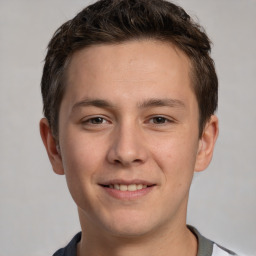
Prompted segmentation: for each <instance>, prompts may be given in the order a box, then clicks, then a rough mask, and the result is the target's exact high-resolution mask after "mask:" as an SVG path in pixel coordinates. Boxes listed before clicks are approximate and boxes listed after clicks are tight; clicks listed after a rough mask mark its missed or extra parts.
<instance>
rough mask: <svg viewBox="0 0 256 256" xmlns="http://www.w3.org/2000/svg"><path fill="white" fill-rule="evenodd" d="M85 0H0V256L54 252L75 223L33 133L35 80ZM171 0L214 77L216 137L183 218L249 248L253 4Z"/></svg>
mask: <svg viewBox="0 0 256 256" xmlns="http://www.w3.org/2000/svg"><path fill="white" fill-rule="evenodd" d="M88 2H89V1H82V0H72V1H71V0H41V1H39V0H37V1H32V0H1V1H0V120H1V127H0V256H14V255H15V256H40V255H42V256H43V255H52V253H53V252H54V251H55V250H56V249H58V248H59V247H61V246H63V245H64V244H65V243H66V242H67V241H68V240H69V239H70V238H71V237H72V236H73V235H74V234H75V233H76V232H77V231H79V230H80V228H79V223H78V217H77V213H76V207H75V204H74V203H73V201H72V199H71V197H70V195H69V193H68V191H67V188H66V184H65V177H64V176H58V175H55V174H54V173H53V172H52V171H51V167H50V164H49V163H48V159H47V156H46V153H45V150H44V148H43V144H42V143H41V139H40V137H39V129H38V122H39V119H40V118H41V116H42V111H41V109H42V103H41V97H40V89H39V85H40V77H41V71H42V66H43V59H44V56H45V53H46V50H45V49H46V45H47V43H48V41H49V39H50V37H51V36H52V34H53V32H54V31H55V30H56V29H57V27H58V26H60V25H61V24H62V23H63V22H64V21H66V20H67V19H69V18H71V17H73V16H74V15H75V14H76V13H77V12H78V11H79V10H80V9H81V8H82V7H84V6H85V5H86V4H87V3H88ZM90 2H91V1H90ZM175 2H176V3H180V4H181V5H182V6H183V7H184V8H185V9H186V10H187V12H188V13H189V14H190V15H191V16H192V17H196V16H197V17H198V19H199V21H200V23H201V24H202V25H204V27H205V28H206V30H207V32H208V34H209V35H210V38H211V39H212V41H213V42H214V47H213V57H214V59H215V62H216V66H217V71H218V75H219V81H220V101H219V110H218V115H219V118H220V136H219V140H218V143H217V146H216V150H215V155H214V159H213V162H212V164H211V166H210V167H209V168H208V170H206V171H205V172H202V173H200V174H199V175H196V176H195V178H194V181H193V185H192V189H191V197H190V203H189V214H188V222H189V223H190V224H193V225H195V226H197V227H198V229H199V230H200V231H201V232H202V233H203V234H204V235H205V236H208V237H209V238H211V239H213V240H215V241H217V242H219V243H221V244H223V245H225V246H227V247H230V248H232V249H234V250H236V251H238V252H242V253H244V254H247V255H256V220H255V219H256V200H255V198H256V167H255V165H256V161H255V158H256V150H255V145H256V130H255V127H256V100H255V97H256V78H255V74H256V1H255V0H214V1H210V0H179V1H178V0H176V1H175ZM196 19H197V18H196Z"/></svg>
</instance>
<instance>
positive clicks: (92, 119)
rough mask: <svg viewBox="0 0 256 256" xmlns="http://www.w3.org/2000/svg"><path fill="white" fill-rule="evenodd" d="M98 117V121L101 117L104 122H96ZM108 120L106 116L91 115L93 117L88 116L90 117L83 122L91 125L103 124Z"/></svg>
mask: <svg viewBox="0 0 256 256" xmlns="http://www.w3.org/2000/svg"><path fill="white" fill-rule="evenodd" d="M97 119H98V121H99V119H100V120H101V121H103V122H100V123H97V122H96V123H94V121H95V120H97ZM106 122H108V121H107V120H106V118H104V117H101V116H95V117H91V118H88V119H86V120H84V121H82V123H83V124H90V125H101V124H104V123H106Z"/></svg>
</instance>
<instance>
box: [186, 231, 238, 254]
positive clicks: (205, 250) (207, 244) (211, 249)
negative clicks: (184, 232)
mask: <svg viewBox="0 0 256 256" xmlns="http://www.w3.org/2000/svg"><path fill="white" fill-rule="evenodd" d="M188 228H189V229H190V231H191V232H192V233H193V234H194V235H195V236H196V237H197V241H198V253H197V256H232V255H237V254H235V253H234V252H232V251H230V250H228V249H226V248H224V247H222V246H220V245H218V244H216V243H215V242H213V241H211V240H209V239H207V238H206V237H204V236H202V235H201V234H200V233H199V231H198V230H197V229H196V228H194V227H192V226H188ZM237 256H238V255H237Z"/></svg>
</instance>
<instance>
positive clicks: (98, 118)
mask: <svg viewBox="0 0 256 256" xmlns="http://www.w3.org/2000/svg"><path fill="white" fill-rule="evenodd" d="M102 120H103V119H102V118H101V117H96V118H94V119H93V120H92V123H94V124H100V123H102Z"/></svg>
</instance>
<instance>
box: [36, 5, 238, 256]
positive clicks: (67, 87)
mask: <svg viewBox="0 0 256 256" xmlns="http://www.w3.org/2000/svg"><path fill="white" fill-rule="evenodd" d="M210 49H211V48H210V41H209V39H208V37H207V35H206V34H205V33H204V32H203V30H202V29H201V28H200V26H199V25H198V24H195V23H194V22H193V21H192V20H191V18H190V17H189V16H188V14H187V13H186V12H185V11H184V10H183V9H182V8H180V7H178V6H176V5H174V4H172V3H169V2H166V1H162V0H151V1H148V0H111V1H110V0H102V1H98V2H96V3H95V4H93V5H91V6H89V7H87V8H85V9H84V10H83V11H81V12H80V13H79V14H78V15H77V16H76V17H75V18H74V19H72V20H70V21H68V22H66V23H65V24H63V25H62V26H61V27H60V28H59V29H58V30H57V31H56V33H55V35H54V36H53V38H52V39H51V41H50V43H49V46H48V53H47V56H46V60H45V66H44V71H43V77H42V95H43V102H44V114H45V118H43V119H42V120H41V122H40V131H41V136H42V140H43V142H44V145H45V147H46V150H47V153H48V156H49V159H50V161H51V164H52V167H53V170H54V171H55V172H56V173H57V174H65V175H66V179H67V184H68V187H69V190H70V193H71V195H72V197H73V199H74V201H75V203H76V204H77V207H78V213H79V218H80V223H81V228H82V232H81V233H79V234H77V235H76V236H75V237H74V238H73V239H72V241H71V242H70V243H69V244H68V245H67V246H66V247H65V248H63V249H60V250H58V251H57V252H56V253H55V254H54V255H56V256H60V255H69V256H72V255H74V256H75V255H79V256H94V255H95V256H96V255H97V256H99V255H104V256H108V255H111V256H115V255H118V256H119V255H120V256H126V255H133V256H134V255H135V256H136V255H139V256H143V255H147V256H150V255H158V256H167V255H180V256H183V255H184V256H196V255H198V256H203V255H204V256H208V255H209V256H210V255H213V256H221V255H223V256H224V255H234V254H233V253H232V252H230V251H228V250H226V249H224V248H222V247H220V246H218V245H216V244H215V243H213V242H212V241H210V240H208V239H206V238H204V237H203V236H201V235H200V233H199V232H198V231H197V230H196V229H195V228H193V227H189V226H187V225H186V213H187V203H188V195H189V188H190V185H191V181H192V178H193V173H194V172H199V171H202V170H204V169H205V168H206V167H207V166H208V164H209V163H210V161H211V158H212V154H213V149H214V144H215V141H216V139H217V136H218V119H217V117H216V116H215V115H214V112H215V110H216V108H217V98H218V97H217V91H218V81H217V76H216V73H215V68H214V63H213V60H212V59H211V57H210V55H209V53H210Z"/></svg>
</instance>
